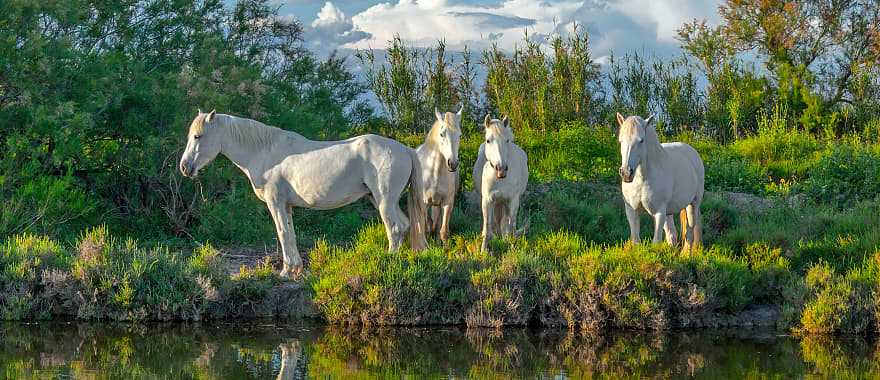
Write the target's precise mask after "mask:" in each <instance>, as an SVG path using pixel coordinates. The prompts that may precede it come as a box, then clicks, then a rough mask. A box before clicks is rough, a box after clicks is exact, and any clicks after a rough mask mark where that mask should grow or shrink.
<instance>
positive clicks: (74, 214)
mask: <svg viewBox="0 0 880 380" xmlns="http://www.w3.org/2000/svg"><path fill="white" fill-rule="evenodd" d="M4 181H11V179H10V178H3V177H2V176H0V186H3V187H5V186H4V185H7V186H9V187H8V188H14V189H15V190H13V191H12V192H11V193H10V194H4V193H3V192H0V236H11V235H15V234H18V233H22V232H25V231H27V232H31V233H34V234H37V235H40V234H48V235H51V236H62V237H67V236H69V235H71V234H75V233H77V232H78V231H80V230H81V229H83V228H86V227H87V226H89V225H91V224H92V223H95V222H96V220H97V217H98V215H97V210H98V208H99V204H100V201H99V200H96V199H94V198H93V197H91V196H89V195H87V194H86V193H85V192H84V191H83V190H82V189H81V188H80V186H79V185H78V184H77V182H76V181H75V179H73V178H71V177H48V176H45V177H37V178H33V179H22V181H23V182H22V183H16V184H11V183H4ZM13 185H14V186H13Z"/></svg>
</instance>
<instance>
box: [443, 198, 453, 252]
mask: <svg viewBox="0 0 880 380" xmlns="http://www.w3.org/2000/svg"><path fill="white" fill-rule="evenodd" d="M452 205H453V203H452V202H450V203H448V204H445V205H443V222H442V223H441V225H440V241H442V242H443V244H446V243H447V242H448V241H449V221H450V220H451V219H452Z"/></svg>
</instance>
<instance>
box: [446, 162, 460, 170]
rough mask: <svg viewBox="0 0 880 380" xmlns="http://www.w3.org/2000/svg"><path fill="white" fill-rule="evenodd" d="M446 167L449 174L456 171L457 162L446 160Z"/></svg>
mask: <svg viewBox="0 0 880 380" xmlns="http://www.w3.org/2000/svg"><path fill="white" fill-rule="evenodd" d="M446 167H447V169H449V171H450V172H454V171H456V170H458V160H446Z"/></svg>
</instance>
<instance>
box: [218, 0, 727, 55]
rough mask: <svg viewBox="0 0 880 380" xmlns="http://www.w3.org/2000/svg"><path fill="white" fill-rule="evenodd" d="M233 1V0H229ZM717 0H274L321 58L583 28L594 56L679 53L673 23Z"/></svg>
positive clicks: (712, 14) (709, 12)
mask: <svg viewBox="0 0 880 380" xmlns="http://www.w3.org/2000/svg"><path fill="white" fill-rule="evenodd" d="M232 1H234V0H231V1H230V2H232ZM719 2H720V0H385V1H382V0H330V1H326V0H275V5H276V6H280V13H281V15H283V16H287V17H295V18H296V19H298V20H299V21H300V22H302V23H303V25H304V26H305V27H306V33H305V40H306V45H307V47H309V48H310V49H311V50H312V51H314V52H315V53H316V54H318V55H319V56H326V55H328V54H329V53H331V52H332V51H334V50H338V51H339V52H340V53H342V54H344V55H348V54H350V53H351V51H352V50H353V49H365V48H373V49H382V48H384V47H385V44H386V42H387V41H388V40H390V39H391V38H392V37H393V36H394V35H395V34H399V35H400V36H401V38H403V40H404V41H406V42H407V43H409V44H411V45H413V46H416V47H427V46H433V45H436V42H437V40H438V39H441V38H443V39H445V41H446V43H447V49H448V50H450V51H455V50H460V49H461V47H463V46H464V45H467V46H468V47H470V48H471V50H473V51H481V50H482V49H484V48H486V47H488V46H490V45H491V44H492V43H496V44H498V46H500V47H501V48H502V49H505V50H511V49H512V48H513V47H514V46H515V45H516V44H518V43H521V42H522V39H523V35H524V33H525V32H526V31H528V34H529V35H530V37H531V38H536V39H539V40H540V39H545V38H546V37H547V36H549V35H553V34H564V33H567V32H568V31H570V30H571V29H572V26H573V25H575V24H576V25H579V27H581V28H586V30H587V32H588V33H589V34H590V38H591V48H592V50H593V56H594V57H595V58H596V59H597V61H598V62H600V63H602V62H604V61H605V60H607V57H608V56H609V54H610V53H611V52H612V51H614V53H615V54H623V53H628V52H632V51H644V52H649V53H654V54H658V55H661V56H664V55H674V54H677V53H678V52H679V51H680V50H679V44H678V42H677V41H676V40H675V36H676V29H678V28H679V27H680V26H681V25H682V24H683V23H685V22H687V21H690V20H693V19H706V20H707V21H708V22H709V24H711V25H717V24H718V21H719V16H718V12H717V10H718V4H719Z"/></svg>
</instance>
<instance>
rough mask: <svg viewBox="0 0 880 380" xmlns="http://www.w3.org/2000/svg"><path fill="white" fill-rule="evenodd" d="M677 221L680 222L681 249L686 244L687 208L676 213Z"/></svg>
mask: <svg viewBox="0 0 880 380" xmlns="http://www.w3.org/2000/svg"><path fill="white" fill-rule="evenodd" d="M678 219H679V220H681V244H682V246H683V247H686V246H687V244H688V240H687V238H688V237H687V231H688V214H687V207H685V208H683V209H681V211H680V212H679V213H678Z"/></svg>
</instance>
